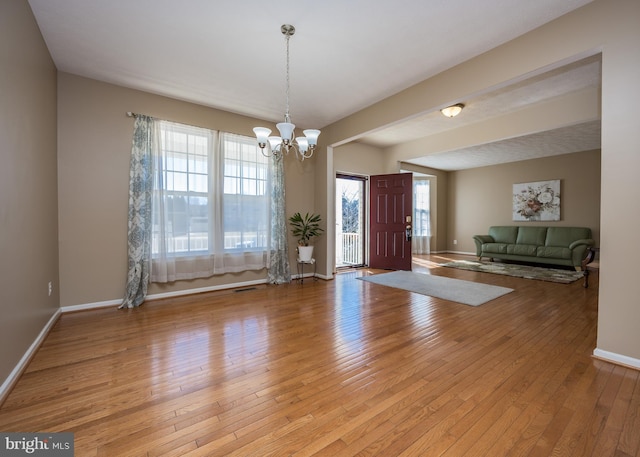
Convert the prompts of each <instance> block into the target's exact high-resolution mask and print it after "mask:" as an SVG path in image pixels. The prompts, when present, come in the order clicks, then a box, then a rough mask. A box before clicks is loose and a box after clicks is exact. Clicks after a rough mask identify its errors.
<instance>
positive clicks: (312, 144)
mask: <svg viewBox="0 0 640 457" xmlns="http://www.w3.org/2000/svg"><path fill="white" fill-rule="evenodd" d="M280 31H281V32H282V34H283V35H284V36H285V42H286V51H287V54H286V58H287V67H286V74H287V80H286V92H285V96H286V102H287V105H286V111H285V114H284V122H280V123H279V124H276V128H277V129H278V132H279V133H280V136H269V135H271V129H269V128H266V127H255V128H254V129H253V133H255V135H256V140H257V141H258V146H259V147H260V149H261V150H262V154H264V155H265V156H267V157H270V156H271V155H273V154H282V153H284V154H288V153H289V150H290V149H293V150H294V151H295V152H296V156H297V157H298V158H299V159H300V160H301V161H302V160H304V159H308V158H310V157H311V156H312V155H313V153H314V151H315V149H316V146H317V145H318V136H319V135H320V130H315V129H309V130H303V132H302V133H303V134H304V136H303V137H301V136H299V137H295V129H296V126H295V124H293V123H292V122H291V117H290V116H289V39H290V38H291V37H292V36H293V34H294V33H295V31H296V29H295V27H294V26H292V25H289V24H284V25H282V26H281V27H280Z"/></svg>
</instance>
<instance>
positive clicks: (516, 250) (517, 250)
mask: <svg viewBox="0 0 640 457" xmlns="http://www.w3.org/2000/svg"><path fill="white" fill-rule="evenodd" d="M537 250H538V246H536V245H535V244H509V245H507V254H512V255H526V256H536V255H537V252H538V251H537Z"/></svg>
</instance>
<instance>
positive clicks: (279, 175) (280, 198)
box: [267, 154, 291, 284]
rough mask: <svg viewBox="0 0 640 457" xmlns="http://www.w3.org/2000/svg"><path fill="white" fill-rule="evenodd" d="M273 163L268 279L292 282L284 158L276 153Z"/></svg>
mask: <svg viewBox="0 0 640 457" xmlns="http://www.w3.org/2000/svg"><path fill="white" fill-rule="evenodd" d="M270 163H271V184H272V185H271V217H270V220H271V221H270V222H271V230H270V232H271V233H270V240H269V241H270V243H269V257H268V270H267V281H268V282H269V283H271V284H284V283H288V282H291V269H290V266H289V249H288V247H287V230H288V227H287V217H286V213H285V204H284V201H285V198H284V197H285V193H284V190H285V189H284V188H285V186H284V158H283V157H282V154H274V155H273V160H271V161H270Z"/></svg>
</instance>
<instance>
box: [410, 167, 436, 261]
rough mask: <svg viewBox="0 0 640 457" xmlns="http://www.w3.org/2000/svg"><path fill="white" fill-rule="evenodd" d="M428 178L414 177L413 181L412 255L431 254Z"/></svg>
mask: <svg viewBox="0 0 640 457" xmlns="http://www.w3.org/2000/svg"><path fill="white" fill-rule="evenodd" d="M430 193H431V192H430V181H429V179H428V178H422V177H417V176H414V180H413V212H414V215H413V238H412V239H411V252H412V253H413V254H429V253H430V252H431V203H430V200H431V195H430Z"/></svg>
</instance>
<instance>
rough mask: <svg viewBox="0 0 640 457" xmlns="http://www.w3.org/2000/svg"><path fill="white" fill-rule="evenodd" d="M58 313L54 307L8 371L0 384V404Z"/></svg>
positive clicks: (38, 346)
mask: <svg viewBox="0 0 640 457" xmlns="http://www.w3.org/2000/svg"><path fill="white" fill-rule="evenodd" d="M60 314H61V311H60V308H58V309H56V311H55V312H54V313H53V316H51V318H50V319H49V321H48V322H47V323H46V324H45V326H44V327H43V328H42V330H41V331H40V333H39V334H38V336H37V337H36V339H35V340H34V341H33V343H31V346H29V349H27V352H25V353H24V355H23V356H22V358H21V359H20V361H19V362H18V363H17V365H16V366H15V367H14V368H13V370H12V371H11V373H9V376H7V379H5V380H4V382H3V383H2V386H0V405H1V404H2V403H4V401H5V399H6V397H7V396H8V395H9V392H11V389H12V388H13V386H14V384H15V383H16V382H18V379H19V378H20V376H21V375H22V372H23V371H24V370H25V368H27V365H28V364H29V361H30V360H31V358H32V357H33V356H34V355H35V353H36V352H37V350H38V348H40V345H41V344H42V342H43V341H44V339H45V338H46V337H47V335H48V334H49V331H50V330H51V328H52V327H53V326H54V324H55V323H56V321H57V320H58V317H60Z"/></svg>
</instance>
